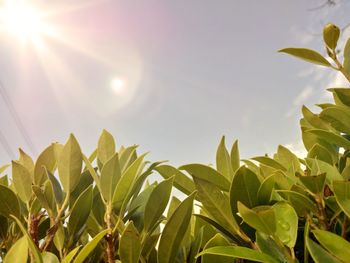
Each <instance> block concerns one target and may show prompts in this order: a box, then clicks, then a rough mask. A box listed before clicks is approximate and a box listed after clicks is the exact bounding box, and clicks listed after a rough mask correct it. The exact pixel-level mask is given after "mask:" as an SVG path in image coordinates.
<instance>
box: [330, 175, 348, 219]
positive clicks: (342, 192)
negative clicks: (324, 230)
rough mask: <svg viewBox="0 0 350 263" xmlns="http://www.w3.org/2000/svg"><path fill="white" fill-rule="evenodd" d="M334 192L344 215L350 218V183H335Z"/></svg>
mask: <svg viewBox="0 0 350 263" xmlns="http://www.w3.org/2000/svg"><path fill="white" fill-rule="evenodd" d="M333 191H334V195H335V198H336V200H337V203H338V204H339V206H340V207H341V209H342V210H343V211H344V213H345V214H346V215H347V216H348V217H350V181H347V182H344V181H333Z"/></svg>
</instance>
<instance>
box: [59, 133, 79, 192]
mask: <svg viewBox="0 0 350 263" xmlns="http://www.w3.org/2000/svg"><path fill="white" fill-rule="evenodd" d="M82 160H83V157H82V153H81V150H80V146H79V144H78V142H77V140H76V139H75V137H74V135H73V134H71V135H70V136H69V139H68V141H67V143H66V144H65V145H64V147H63V149H62V151H61V154H60V157H59V158H58V162H57V166H58V174H59V177H60V180H61V183H62V186H63V189H64V191H65V192H66V193H70V192H72V191H73V190H74V188H75V186H76V185H77V183H78V182H79V178H80V173H81V168H82Z"/></svg>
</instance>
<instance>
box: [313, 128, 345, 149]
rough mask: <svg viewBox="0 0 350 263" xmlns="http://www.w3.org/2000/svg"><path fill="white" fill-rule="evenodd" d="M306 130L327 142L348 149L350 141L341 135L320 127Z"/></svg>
mask: <svg viewBox="0 0 350 263" xmlns="http://www.w3.org/2000/svg"><path fill="white" fill-rule="evenodd" d="M306 132H308V133H312V134H315V135H317V136H319V137H321V138H322V139H324V140H326V141H328V142H329V143H332V144H334V145H337V146H339V147H343V148H345V149H350V141H349V140H347V139H345V138H344V137H342V136H341V135H338V134H335V133H333V132H330V131H325V130H320V129H310V130H307V131H306Z"/></svg>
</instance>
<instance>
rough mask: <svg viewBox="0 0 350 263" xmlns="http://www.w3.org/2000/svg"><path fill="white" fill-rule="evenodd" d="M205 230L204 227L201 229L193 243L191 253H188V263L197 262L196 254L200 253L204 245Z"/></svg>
mask: <svg viewBox="0 0 350 263" xmlns="http://www.w3.org/2000/svg"><path fill="white" fill-rule="evenodd" d="M203 231H204V227H202V228H201V229H200V230H199V232H198V233H197V235H196V236H195V238H194V240H193V242H192V243H191V248H190V253H189V255H188V263H196V255H197V254H198V253H199V251H200V249H201V245H202V240H203Z"/></svg>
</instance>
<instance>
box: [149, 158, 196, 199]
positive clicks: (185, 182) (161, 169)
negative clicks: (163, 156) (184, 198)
mask: <svg viewBox="0 0 350 263" xmlns="http://www.w3.org/2000/svg"><path fill="white" fill-rule="evenodd" d="M155 170H156V171H157V172H158V173H159V174H160V175H161V176H162V177H163V178H164V179H168V178H170V177H172V176H174V175H175V177H174V183H173V184H174V186H175V187H176V188H177V189H179V190H180V191H181V192H183V193H184V194H186V195H189V194H191V193H192V192H193V191H194V190H195V189H196V188H195V186H194V183H193V181H192V180H191V179H190V178H188V177H187V176H186V175H185V174H184V173H182V172H181V171H179V170H178V169H176V168H175V167H172V166H170V165H166V164H164V165H160V166H158V167H156V168H155Z"/></svg>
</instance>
